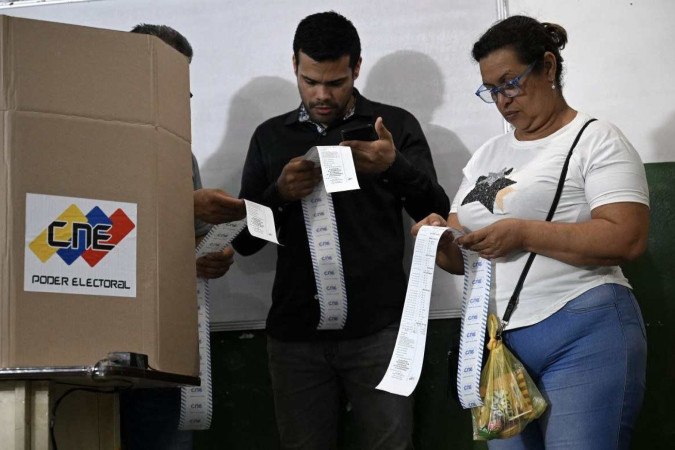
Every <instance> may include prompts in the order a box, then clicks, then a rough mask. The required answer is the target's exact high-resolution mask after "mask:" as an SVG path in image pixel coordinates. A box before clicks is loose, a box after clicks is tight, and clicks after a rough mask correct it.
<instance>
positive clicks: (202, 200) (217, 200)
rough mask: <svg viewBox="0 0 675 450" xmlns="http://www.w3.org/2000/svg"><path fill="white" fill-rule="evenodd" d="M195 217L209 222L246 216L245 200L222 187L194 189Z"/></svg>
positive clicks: (223, 221)
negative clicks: (233, 195) (223, 189)
mask: <svg viewBox="0 0 675 450" xmlns="http://www.w3.org/2000/svg"><path fill="white" fill-rule="evenodd" d="M193 196H194V203H195V218H197V219H200V220H202V221H204V222H207V223H212V224H218V223H226V222H232V221H234V220H239V219H243V218H244V217H246V207H245V205H244V200H242V199H239V198H235V197H232V196H231V195H230V194H228V193H227V192H225V191H222V190H220V189H197V190H196V191H194V195H193Z"/></svg>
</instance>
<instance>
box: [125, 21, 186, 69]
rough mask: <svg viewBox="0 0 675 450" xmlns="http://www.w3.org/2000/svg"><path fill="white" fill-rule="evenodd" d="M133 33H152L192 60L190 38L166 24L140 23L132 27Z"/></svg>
mask: <svg viewBox="0 0 675 450" xmlns="http://www.w3.org/2000/svg"><path fill="white" fill-rule="evenodd" d="M131 32H132V33H138V34H150V35H152V36H157V37H158V38H160V39H161V40H163V41H164V42H165V43H167V44H168V45H170V46H171V47H173V48H175V49H176V50H178V51H179V52H181V53H182V54H183V55H185V56H187V58H188V60H190V61H192V55H193V53H192V46H191V45H190V43H189V42H188V40H187V39H186V38H185V36H183V35H182V34H180V33H179V32H178V31H176V30H174V29H173V28H171V27H168V26H166V25H152V24H149V23H140V24H138V25H136V26H135V27H133V28H132V29H131Z"/></svg>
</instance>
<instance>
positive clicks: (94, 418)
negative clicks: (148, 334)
mask: <svg viewBox="0 0 675 450" xmlns="http://www.w3.org/2000/svg"><path fill="white" fill-rule="evenodd" d="M198 384H199V378H195V377H187V376H183V375H177V374H171V373H166V372H160V371H156V370H143V369H136V368H129V367H118V366H108V367H104V368H100V367H96V366H93V367H52V368H12V369H0V448H2V449H3V450H4V449H7V450H119V449H120V447H121V444H120V425H119V423H120V421H119V397H118V393H119V391H120V390H122V389H129V388H135V387H170V386H172V387H176V386H181V385H198ZM52 437H53V441H52ZM52 442H55V443H56V447H55V446H54V445H53V443H52Z"/></svg>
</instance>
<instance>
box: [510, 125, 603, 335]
mask: <svg viewBox="0 0 675 450" xmlns="http://www.w3.org/2000/svg"><path fill="white" fill-rule="evenodd" d="M596 120H598V119H590V120H589V121H588V122H586V123H585V124H584V126H583V127H581V130H579V134H577V137H576V139H574V142H573V143H572V147H570V151H569V153H567V158H566V159H565V164H563V168H562V173H561V174H560V180H558V189H557V190H556V192H555V197H553V203H551V209H550V210H549V211H548V216H546V221H547V222H550V221H551V219H553V214H555V210H556V208H557V207H558V202H559V201H560V196H561V195H562V190H563V187H564V186H565V177H566V176H567V169H568V167H569V165H570V158H571V157H572V152H573V151H574V147H576V146H577V143H578V142H579V139H581V135H582V134H583V132H584V130H585V129H586V127H587V126H588V125H589V124H590V123H591V122H594V121H596ZM535 256H537V254H536V253H534V252H532V253H530V256H529V257H528V258H527V262H526V263H525V267H523V271H522V273H521V274H520V278H519V279H518V283H516V288H515V289H514V290H513V295H511V299H510V300H509V304H508V305H507V306H506V311H504V317H503V318H502V323H501V325H500V326H499V330H498V333H497V336H501V334H502V331H503V330H504V328H505V327H506V325H507V324H508V323H509V320H510V319H511V314H513V310H514V309H515V308H516V305H517V304H518V296H519V295H520V291H521V290H522V289H523V284H524V283H525V277H526V276H527V272H529V271H530V266H531V265H532V261H534V257H535Z"/></svg>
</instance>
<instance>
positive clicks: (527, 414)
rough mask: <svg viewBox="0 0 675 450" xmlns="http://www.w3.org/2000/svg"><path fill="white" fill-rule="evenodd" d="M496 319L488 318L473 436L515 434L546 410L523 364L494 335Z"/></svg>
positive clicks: (482, 437)
mask: <svg viewBox="0 0 675 450" xmlns="http://www.w3.org/2000/svg"><path fill="white" fill-rule="evenodd" d="M498 327H499V319H497V317H496V316H495V315H494V314H490V317H489V318H488V333H489V335H490V342H489V343H488V349H489V350H490V354H489V356H488V358H487V362H486V363H485V367H483V373H482V374H481V377H480V395H481V398H482V399H483V406H477V407H475V408H471V416H472V419H473V438H474V440H481V441H482V440H488V439H503V438H509V437H511V436H515V435H516V434H518V433H520V432H521V431H523V429H524V428H525V426H526V425H527V424H528V423H530V422H531V421H533V420H535V419H537V418H538V417H539V416H541V414H542V413H543V412H544V410H546V400H544V397H542V395H541V393H540V392H539V389H537V386H536V385H535V384H534V382H533V381H532V379H531V378H530V376H529V375H528V373H527V371H526V370H525V368H524V367H523V364H522V363H521V362H520V361H518V359H516V357H515V356H513V354H512V353H511V352H510V351H509V349H508V348H506V346H505V345H504V344H503V342H502V340H501V338H497V337H496V336H497V328H498Z"/></svg>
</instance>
